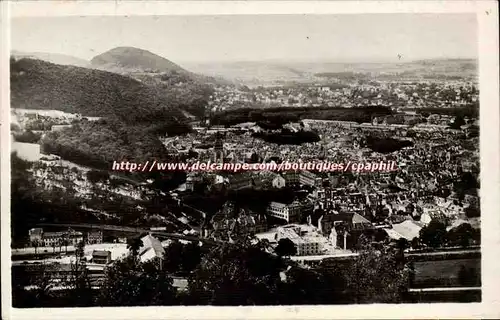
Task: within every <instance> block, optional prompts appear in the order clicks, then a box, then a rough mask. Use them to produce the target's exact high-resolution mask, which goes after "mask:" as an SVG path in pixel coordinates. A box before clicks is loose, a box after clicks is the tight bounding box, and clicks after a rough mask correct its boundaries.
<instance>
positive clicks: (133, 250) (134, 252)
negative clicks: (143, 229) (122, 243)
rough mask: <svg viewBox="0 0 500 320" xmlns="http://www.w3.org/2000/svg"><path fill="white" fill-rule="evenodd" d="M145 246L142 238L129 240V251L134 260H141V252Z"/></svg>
mask: <svg viewBox="0 0 500 320" xmlns="http://www.w3.org/2000/svg"><path fill="white" fill-rule="evenodd" d="M143 245H144V244H143V243H142V240H141V239H140V238H129V239H127V249H128V250H129V252H130V255H131V257H132V258H133V259H134V260H138V259H139V250H140V249H141V247H142V246H143Z"/></svg>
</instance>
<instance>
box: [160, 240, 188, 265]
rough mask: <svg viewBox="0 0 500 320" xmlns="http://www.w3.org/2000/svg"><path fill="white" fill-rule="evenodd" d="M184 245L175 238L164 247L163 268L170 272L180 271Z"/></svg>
mask: <svg viewBox="0 0 500 320" xmlns="http://www.w3.org/2000/svg"><path fill="white" fill-rule="evenodd" d="M183 248H184V245H183V244H182V243H180V242H179V241H177V240H175V241H173V242H172V243H170V244H169V245H168V247H166V248H165V254H164V257H163V270H165V271H167V272H171V273H176V272H179V271H181V263H182V251H183Z"/></svg>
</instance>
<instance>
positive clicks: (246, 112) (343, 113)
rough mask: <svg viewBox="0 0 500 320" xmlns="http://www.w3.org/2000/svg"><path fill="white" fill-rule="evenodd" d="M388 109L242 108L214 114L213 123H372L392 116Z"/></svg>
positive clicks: (373, 107)
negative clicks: (309, 120) (377, 119)
mask: <svg viewBox="0 0 500 320" xmlns="http://www.w3.org/2000/svg"><path fill="white" fill-rule="evenodd" d="M390 114H392V111H391V109H390V108H388V107H379V106H371V107H355V108H341V107H317V108H309V107H299V108H280V107H278V108H265V109H260V108H240V109H235V110H229V111H225V112H221V113H218V114H214V115H213V116H212V119H211V123H212V124H214V125H235V124H238V123H243V122H257V121H268V119H277V118H278V119H279V118H281V119H282V122H290V121H297V119H322V120H339V121H356V122H359V123H363V122H371V120H372V118H373V117H374V116H384V115H390Z"/></svg>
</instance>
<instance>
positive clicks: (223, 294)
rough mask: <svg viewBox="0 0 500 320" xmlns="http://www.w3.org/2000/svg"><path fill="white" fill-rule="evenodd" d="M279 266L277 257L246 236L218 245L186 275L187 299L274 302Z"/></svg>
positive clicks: (218, 302)
mask: <svg viewBox="0 0 500 320" xmlns="http://www.w3.org/2000/svg"><path fill="white" fill-rule="evenodd" d="M281 269H282V261H281V259H280V258H278V257H275V256H272V255H270V254H268V253H266V252H264V251H263V250H262V249H261V248H260V247H259V246H258V245H251V244H250V243H249V242H248V241H246V240H245V241H241V242H237V243H236V244H233V245H229V244H223V245H220V246H218V247H215V248H214V249H212V251H211V252H209V253H208V254H207V255H205V256H204V257H203V259H202V261H201V263H200V264H198V266H197V267H196V269H195V270H194V272H193V274H192V275H191V276H190V277H189V284H188V292H189V302H188V303H190V304H208V305H233V306H235V305H270V304H277V303H278V294H277V292H278V287H279V283H280V276H279V272H280V270H281Z"/></svg>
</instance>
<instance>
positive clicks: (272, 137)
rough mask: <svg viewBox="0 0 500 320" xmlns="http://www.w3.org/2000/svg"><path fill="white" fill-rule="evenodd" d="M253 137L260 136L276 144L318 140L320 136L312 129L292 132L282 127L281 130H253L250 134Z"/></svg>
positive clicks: (296, 143)
mask: <svg viewBox="0 0 500 320" xmlns="http://www.w3.org/2000/svg"><path fill="white" fill-rule="evenodd" d="M252 136H253V137H255V138H260V139H262V140H264V141H266V142H270V143H276V144H280V145H282V144H295V145H298V144H302V143H308V142H309V143H312V142H318V141H319V140H320V137H319V135H318V134H317V133H315V132H312V131H298V132H292V131H290V130H287V129H282V130H281V132H255V133H253V134H252Z"/></svg>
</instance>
